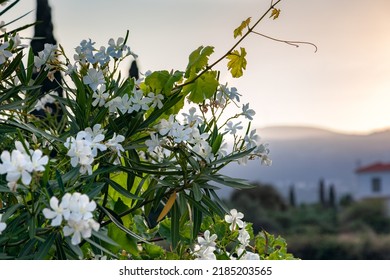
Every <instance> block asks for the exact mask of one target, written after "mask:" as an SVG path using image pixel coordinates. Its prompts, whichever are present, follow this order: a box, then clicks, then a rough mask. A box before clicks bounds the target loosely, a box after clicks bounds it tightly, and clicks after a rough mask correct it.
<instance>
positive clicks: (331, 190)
mask: <svg viewBox="0 0 390 280" xmlns="http://www.w3.org/2000/svg"><path fill="white" fill-rule="evenodd" d="M328 204H329V207H331V208H336V207H337V202H336V190H335V187H334V185H333V184H331V185H330V187H329V202H328Z"/></svg>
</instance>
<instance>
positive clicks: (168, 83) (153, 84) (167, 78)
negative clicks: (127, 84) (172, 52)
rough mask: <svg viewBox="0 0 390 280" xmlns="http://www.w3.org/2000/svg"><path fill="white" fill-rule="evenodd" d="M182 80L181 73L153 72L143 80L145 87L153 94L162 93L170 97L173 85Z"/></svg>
mask: <svg viewBox="0 0 390 280" xmlns="http://www.w3.org/2000/svg"><path fill="white" fill-rule="evenodd" d="M182 78H183V72H180V71H175V72H174V73H173V74H172V73H169V72H168V71H166V70H164V71H155V72H153V73H152V74H150V75H149V76H147V77H146V78H145V85H147V86H149V88H150V90H151V91H153V92H154V93H160V92H163V93H164V94H165V96H170V95H171V93H172V88H173V85H174V84H175V83H176V82H178V81H180V80H181V79H182Z"/></svg>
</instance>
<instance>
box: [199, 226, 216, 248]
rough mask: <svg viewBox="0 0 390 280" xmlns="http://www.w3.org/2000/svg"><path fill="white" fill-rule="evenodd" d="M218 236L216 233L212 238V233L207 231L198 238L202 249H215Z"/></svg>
mask: <svg viewBox="0 0 390 280" xmlns="http://www.w3.org/2000/svg"><path fill="white" fill-rule="evenodd" d="M217 237H218V236H217V235H216V234H215V233H214V234H213V235H211V236H210V231H209V230H206V231H205V232H204V234H203V237H202V236H199V237H198V244H199V245H200V246H201V247H202V246H203V247H215V246H216V243H215V240H217Z"/></svg>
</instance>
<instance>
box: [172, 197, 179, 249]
mask: <svg viewBox="0 0 390 280" xmlns="http://www.w3.org/2000/svg"><path fill="white" fill-rule="evenodd" d="M171 213H172V219H171V237H172V247H173V248H176V247H177V244H178V243H179V240H180V227H179V224H180V211H179V206H178V205H177V203H175V204H173V208H172V212H171Z"/></svg>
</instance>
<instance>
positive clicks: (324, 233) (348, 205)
mask: <svg viewBox="0 0 390 280" xmlns="http://www.w3.org/2000/svg"><path fill="white" fill-rule="evenodd" d="M321 184H322V183H321V181H320V184H319V189H318V192H319V194H318V197H319V199H318V203H315V204H301V205H295V199H294V193H293V189H292V191H291V190H290V196H289V197H288V198H287V199H286V198H284V197H282V195H281V194H279V193H278V191H277V190H276V188H274V187H273V186H272V185H269V184H262V183H259V182H255V183H253V185H254V188H253V189H247V190H240V191H234V192H233V193H232V194H231V196H230V198H229V199H227V201H226V203H227V204H228V205H229V207H230V208H236V209H237V210H239V211H241V212H243V213H244V214H245V217H246V219H247V221H248V222H251V223H253V229H254V231H255V232H256V231H261V230H263V229H264V230H266V231H268V232H270V233H272V234H277V235H282V236H283V237H284V238H285V239H286V240H288V246H289V251H290V252H291V253H292V254H294V256H295V257H298V258H301V259H305V260H311V259H313V260H344V259H345V260H360V259H364V260H369V259H377V260H380V259H390V234H389V233H390V217H389V216H388V214H387V211H386V206H385V204H384V203H383V201H381V200H363V201H354V200H353V199H352V198H351V196H349V195H346V196H344V197H341V198H340V199H339V200H338V201H332V200H331V197H332V196H331V195H330V196H328V197H329V198H330V199H329V200H328V201H325V200H324V199H321V198H323V197H324V195H323V193H322V192H323V187H321ZM332 192H334V189H333V190H332Z"/></svg>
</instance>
